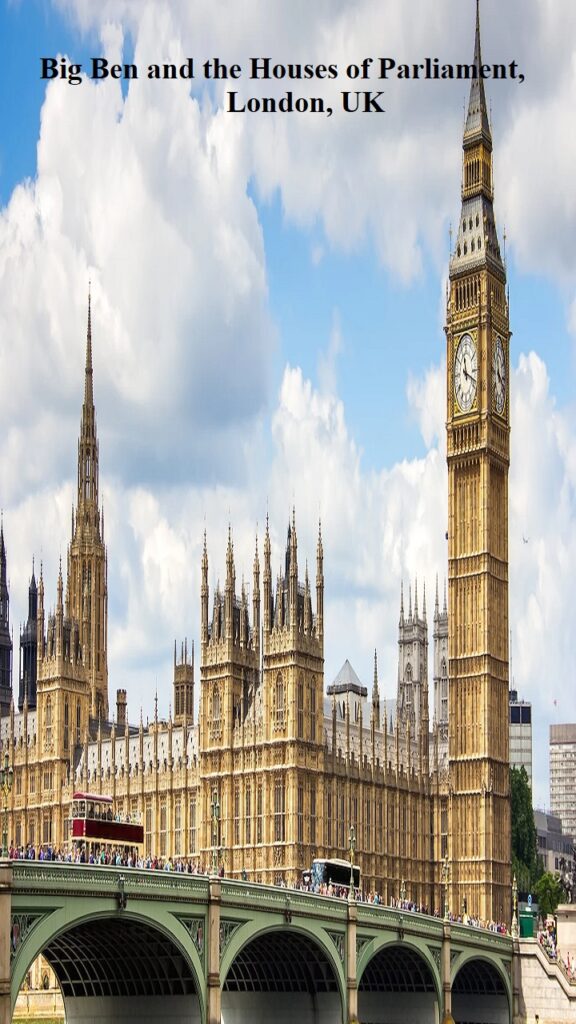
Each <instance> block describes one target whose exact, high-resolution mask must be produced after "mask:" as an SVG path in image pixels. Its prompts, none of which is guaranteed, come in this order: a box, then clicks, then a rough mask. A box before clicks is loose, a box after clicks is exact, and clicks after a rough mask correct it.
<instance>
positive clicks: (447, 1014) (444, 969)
mask: <svg viewBox="0 0 576 1024" xmlns="http://www.w3.org/2000/svg"><path fill="white" fill-rule="evenodd" d="M440 968H441V973H442V996H443V1002H444V1015H443V1017H442V1024H454V1017H453V1016H452V980H451V977H450V925H449V924H448V922H447V921H445V922H444V927H443V930H442V953H441V958H440Z"/></svg>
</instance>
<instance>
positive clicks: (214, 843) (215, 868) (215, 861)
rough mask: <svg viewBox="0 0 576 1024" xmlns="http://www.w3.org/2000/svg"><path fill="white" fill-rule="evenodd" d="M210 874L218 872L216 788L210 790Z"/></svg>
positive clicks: (218, 805) (218, 816)
mask: <svg viewBox="0 0 576 1024" xmlns="http://www.w3.org/2000/svg"><path fill="white" fill-rule="evenodd" d="M211 809H212V874H213V875H217V874H218V823H219V821H220V803H219V801H218V790H217V789H213V790H212V804H211Z"/></svg>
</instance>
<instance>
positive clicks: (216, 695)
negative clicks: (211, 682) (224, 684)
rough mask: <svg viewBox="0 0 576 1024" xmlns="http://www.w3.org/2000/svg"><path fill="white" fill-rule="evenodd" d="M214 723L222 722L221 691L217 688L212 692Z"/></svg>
mask: <svg viewBox="0 0 576 1024" xmlns="http://www.w3.org/2000/svg"><path fill="white" fill-rule="evenodd" d="M212 721H213V722H219V721H220V690H219V689H218V687H217V686H215V687H214V689H213V691H212Z"/></svg>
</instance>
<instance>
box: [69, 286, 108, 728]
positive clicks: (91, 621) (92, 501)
mask: <svg viewBox="0 0 576 1024" xmlns="http://www.w3.org/2000/svg"><path fill="white" fill-rule="evenodd" d="M68 576H69V580H70V593H69V608H67V613H68V614H69V615H70V617H71V618H72V619H73V620H74V621H76V622H77V623H78V624H79V626H80V646H81V648H82V658H83V661H84V665H85V667H86V670H87V673H88V683H89V687H90V701H91V715H92V717H93V718H104V719H106V718H107V717H108V655H107V632H108V585H107V556H106V548H105V547H104V514H103V513H101V512H100V509H99V507H98V438H97V435H96V412H95V409H94V391H93V382H92V322H91V307H90V297H88V331H87V338H86V367H85V372H84V404H83V406H82V421H81V426H80V438H79V441H78V492H77V507H76V518H75V520H74V512H73V513H72V540H71V542H70V546H69V548H68Z"/></svg>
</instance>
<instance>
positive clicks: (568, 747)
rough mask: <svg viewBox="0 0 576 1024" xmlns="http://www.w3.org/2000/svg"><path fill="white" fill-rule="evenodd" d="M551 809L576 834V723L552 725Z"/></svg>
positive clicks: (565, 827) (564, 828) (568, 831)
mask: <svg viewBox="0 0 576 1024" xmlns="http://www.w3.org/2000/svg"><path fill="white" fill-rule="evenodd" d="M550 809H551V811H552V814H556V815H557V816H558V817H559V818H560V821H561V822H562V829H563V831H564V832H566V833H567V834H568V835H573V836H574V835H576V724H572V725H551V726H550Z"/></svg>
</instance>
